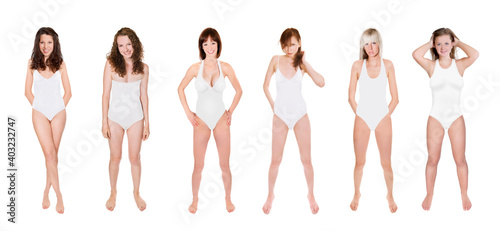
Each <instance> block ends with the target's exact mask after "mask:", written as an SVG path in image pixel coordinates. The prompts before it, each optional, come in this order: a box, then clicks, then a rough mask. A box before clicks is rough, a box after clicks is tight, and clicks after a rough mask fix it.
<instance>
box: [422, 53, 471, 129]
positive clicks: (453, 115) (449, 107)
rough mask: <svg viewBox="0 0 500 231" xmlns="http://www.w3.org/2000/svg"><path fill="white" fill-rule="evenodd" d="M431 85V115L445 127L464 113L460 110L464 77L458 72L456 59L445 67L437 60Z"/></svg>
mask: <svg viewBox="0 0 500 231" xmlns="http://www.w3.org/2000/svg"><path fill="white" fill-rule="evenodd" d="M429 85H430V86H431V90H432V109H431V113H430V116H432V117H434V118H435V119H436V120H437V121H439V123H441V126H443V128H444V129H448V128H449V127H450V126H451V124H452V123H453V122H454V121H455V120H456V119H457V118H458V117H460V116H461V115H462V111H461V110H460V92H461V91H462V88H463V86H464V79H463V78H462V76H460V73H459V72H458V68H457V65H456V64H455V60H454V59H453V60H452V61H451V65H450V67H448V68H446V69H443V68H442V67H441V65H439V60H436V64H435V68H434V73H433V74H432V76H431V80H430V81H429Z"/></svg>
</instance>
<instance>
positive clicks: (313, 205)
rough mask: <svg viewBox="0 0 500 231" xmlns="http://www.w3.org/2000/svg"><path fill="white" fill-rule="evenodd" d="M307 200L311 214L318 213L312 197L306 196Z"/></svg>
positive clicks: (317, 207) (316, 204)
mask: <svg viewBox="0 0 500 231" xmlns="http://www.w3.org/2000/svg"><path fill="white" fill-rule="evenodd" d="M307 199H309V206H310V207H311V212H312V214H316V213H318V211H319V206H318V203H316V200H315V199H314V195H312V194H311V195H307Z"/></svg>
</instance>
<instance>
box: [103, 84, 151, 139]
mask: <svg viewBox="0 0 500 231" xmlns="http://www.w3.org/2000/svg"><path fill="white" fill-rule="evenodd" d="M141 81H142V80H137V81H134V82H128V83H127V82H119V81H115V80H112V81H111V103H110V104H109V110H108V119H110V120H112V121H114V122H116V123H118V124H119V125H120V126H121V127H122V128H123V129H124V130H127V129H128V128H129V127H130V126H132V124H134V123H135V122H137V121H139V120H142V118H144V115H143V112H142V103H141Z"/></svg>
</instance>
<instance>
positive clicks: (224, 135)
mask: <svg viewBox="0 0 500 231" xmlns="http://www.w3.org/2000/svg"><path fill="white" fill-rule="evenodd" d="M226 121H227V120H226V113H224V114H223V115H222V116H221V118H220V119H219V121H218V122H217V125H216V126H215V128H214V139H215V143H216V145H217V151H218V152H219V165H220V169H221V171H222V182H223V183H224V189H225V191H226V210H227V211H228V212H233V211H234V205H233V202H232V201H231V184H232V177H231V169H230V167H229V156H230V154H231V133H230V129H229V126H227V122H226Z"/></svg>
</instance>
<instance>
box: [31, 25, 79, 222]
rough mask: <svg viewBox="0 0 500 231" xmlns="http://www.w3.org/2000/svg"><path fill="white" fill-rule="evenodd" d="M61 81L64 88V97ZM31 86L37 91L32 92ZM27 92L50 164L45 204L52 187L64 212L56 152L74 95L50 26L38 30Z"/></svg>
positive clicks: (44, 198)
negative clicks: (69, 103) (70, 101)
mask: <svg viewBox="0 0 500 231" xmlns="http://www.w3.org/2000/svg"><path fill="white" fill-rule="evenodd" d="M61 82H62V85H63V89H64V96H62V97H61V92H60V85H61ZM32 87H33V88H34V92H32V91H31V89H32ZM24 94H25V95H26V98H28V101H29V102H30V104H31V105H32V107H33V110H32V118H33V127H34V128H35V133H36V135H37V137H38V141H39V142H40V145H41V146H42V151H43V154H44V156H45V166H46V167H47V184H46V186H45V191H44V193H43V202H42V207H43V209H47V208H49V206H50V201H49V190H50V187H52V188H53V189H54V191H55V193H56V196H57V204H56V211H57V212H58V213H60V214H62V213H64V204H63V199H62V194H61V190H60V188H59V175H58V173H57V162H58V158H57V154H58V151H59V144H60V143H61V137H62V133H63V131H64V126H65V125H66V110H65V108H66V105H67V104H68V102H69V99H70V98H71V87H70V84H69V79H68V71H67V69H66V63H64V61H63V58H62V53H61V45H60V44H59V36H58V35H57V33H56V32H55V31H54V30H53V29H52V28H50V27H42V28H40V29H39V30H38V32H37V33H36V37H35V44H34V47H33V52H32V54H31V59H30V60H29V62H28V73H27V74H26V85H25V93H24Z"/></svg>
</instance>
